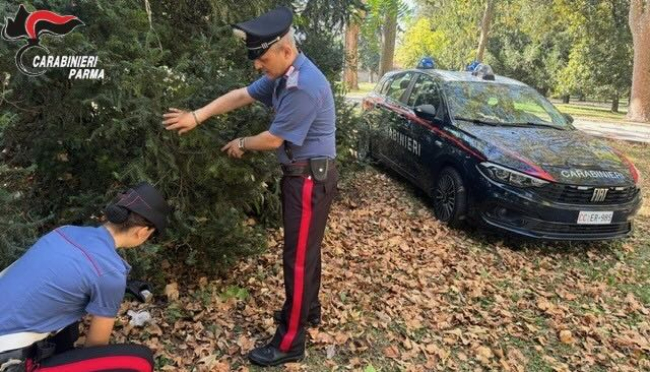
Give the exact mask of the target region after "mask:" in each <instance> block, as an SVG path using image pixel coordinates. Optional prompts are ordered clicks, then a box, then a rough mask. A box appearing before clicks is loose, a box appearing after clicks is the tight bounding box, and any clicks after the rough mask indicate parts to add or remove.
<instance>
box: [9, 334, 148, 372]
mask: <svg viewBox="0 0 650 372" xmlns="http://www.w3.org/2000/svg"><path fill="white" fill-rule="evenodd" d="M78 338H79V324H78V323H77V322H75V323H73V324H71V325H70V326H68V327H66V328H64V329H63V330H61V331H60V332H59V333H57V334H56V335H55V336H52V337H50V338H49V339H47V342H48V343H50V344H52V345H53V346H54V350H53V354H54V355H52V356H50V357H47V358H45V359H43V360H40V361H34V360H33V359H27V360H26V361H25V362H24V364H21V365H17V366H14V367H9V369H8V371H10V372H89V371H103V372H111V371H112V372H117V371H119V372H151V371H153V367H154V362H153V353H152V352H151V350H150V349H149V348H148V347H146V346H143V345H134V344H115V345H105V346H95V347H86V348H80V349H75V348H74V343H75V342H76V341H77V339H78Z"/></svg>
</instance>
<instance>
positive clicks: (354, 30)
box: [345, 21, 361, 90]
mask: <svg viewBox="0 0 650 372" xmlns="http://www.w3.org/2000/svg"><path fill="white" fill-rule="evenodd" d="M360 31H361V26H360V25H359V24H358V23H357V22H354V21H351V22H350V23H348V24H347V26H346V28H345V56H346V58H345V60H346V61H345V62H346V63H345V85H346V86H347V88H348V89H349V90H359V75H358V73H357V70H358V67H359V33H360Z"/></svg>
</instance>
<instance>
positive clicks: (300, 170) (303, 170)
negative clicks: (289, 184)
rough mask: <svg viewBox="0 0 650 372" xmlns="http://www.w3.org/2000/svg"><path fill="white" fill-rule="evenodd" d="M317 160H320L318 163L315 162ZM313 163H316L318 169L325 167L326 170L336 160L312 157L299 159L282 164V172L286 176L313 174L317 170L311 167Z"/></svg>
mask: <svg viewBox="0 0 650 372" xmlns="http://www.w3.org/2000/svg"><path fill="white" fill-rule="evenodd" d="M317 161H320V163H315V162H317ZM315 164H317V166H318V167H319V169H322V168H323V167H325V169H326V170H332V169H334V167H335V165H336V161H335V160H333V159H324V158H314V159H307V160H299V161H296V162H293V163H291V164H282V174H283V175H284V176H287V177H296V176H314V172H317V171H318V169H312V167H313V166H314V165H315Z"/></svg>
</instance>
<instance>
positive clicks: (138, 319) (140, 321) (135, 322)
mask: <svg viewBox="0 0 650 372" xmlns="http://www.w3.org/2000/svg"><path fill="white" fill-rule="evenodd" d="M126 315H128V316H130V317H131V320H130V321H129V324H130V325H132V326H135V327H143V326H144V325H145V324H147V323H151V314H149V312H148V311H146V310H142V311H138V312H135V311H133V310H129V311H127V313H126Z"/></svg>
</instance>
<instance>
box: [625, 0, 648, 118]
mask: <svg viewBox="0 0 650 372" xmlns="http://www.w3.org/2000/svg"><path fill="white" fill-rule="evenodd" d="M629 25H630V30H631V31H632V39H633V43H634V72H633V74H632V94H631V98H630V107H629V110H628V118H629V119H631V120H636V121H644V122H650V2H649V1H643V0H631V3H630V16H629Z"/></svg>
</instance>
